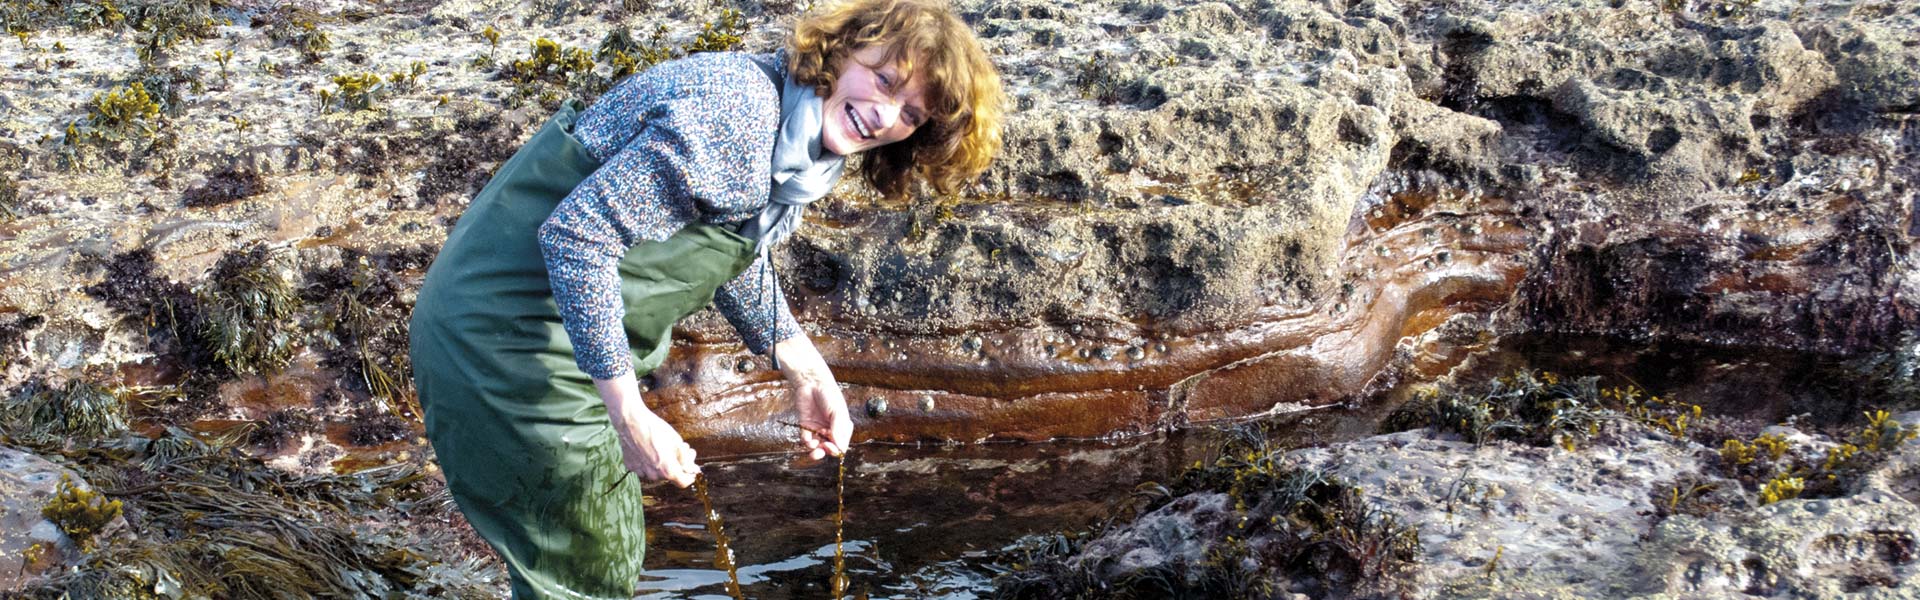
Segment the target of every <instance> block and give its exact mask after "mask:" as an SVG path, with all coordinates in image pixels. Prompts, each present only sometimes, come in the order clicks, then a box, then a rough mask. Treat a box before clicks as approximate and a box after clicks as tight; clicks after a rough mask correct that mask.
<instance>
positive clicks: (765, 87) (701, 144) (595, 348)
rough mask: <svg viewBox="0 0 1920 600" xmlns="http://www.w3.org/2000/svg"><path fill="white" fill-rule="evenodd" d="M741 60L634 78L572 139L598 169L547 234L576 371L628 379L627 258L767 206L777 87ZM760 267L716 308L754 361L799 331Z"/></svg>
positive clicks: (697, 62) (710, 61) (717, 59)
mask: <svg viewBox="0 0 1920 600" xmlns="http://www.w3.org/2000/svg"><path fill="white" fill-rule="evenodd" d="M750 61H751V59H749V58H747V57H746V56H744V55H726V54H711V55H708V54H701V55H695V56H694V57H690V58H687V59H682V60H679V61H674V62H671V63H666V64H662V65H658V66H656V67H654V68H652V69H649V70H647V71H644V72H642V73H640V74H638V75H635V76H633V77H630V78H628V79H627V80H625V81H623V82H621V83H620V84H619V85H617V86H615V87H614V89H612V90H609V91H608V92H607V93H606V94H605V95H603V96H602V97H601V98H600V99H599V100H598V101H596V102H595V103H594V104H593V105H592V106H590V107H588V108H587V109H586V110H585V111H583V112H582V113H581V115H580V117H579V118H578V119H577V120H576V122H575V125H574V136H575V137H576V138H578V139H579V140H580V142H581V144H582V145H584V146H585V147H586V149H587V153H588V154H590V155H592V156H593V157H594V158H595V159H597V160H600V161H601V165H600V168H598V169H597V170H595V171H594V172H593V173H592V174H591V175H589V176H588V177H587V178H586V179H585V180H584V181H582V182H581V183H580V184H579V185H578V186H576V187H575V188H574V190H573V191H572V192H571V193H569V194H568V195H567V197H566V198H565V199H563V200H561V202H560V204H559V205H558V206H557V207H556V208H555V209H554V211H553V214H552V215H551V216H549V217H548V219H547V221H546V223H545V224H543V225H542V226H541V227H540V232H539V240H540V247H541V252H542V255H543V258H544V259H545V261H546V265H547V277H548V281H549V282H550V283H551V285H552V287H553V297H554V302H555V304H557V305H558V308H559V311H560V315H561V320H562V323H563V325H564V326H565V328H566V331H567V337H568V338H569V339H570V340H571V341H572V342H573V348H574V360H575V362H576V363H577V364H578V365H579V367H580V370H581V371H584V372H586V373H587V374H588V375H589V376H592V377H594V378H596V379H613V378H615V377H619V376H621V375H625V374H627V373H630V372H632V370H633V362H632V358H631V355H630V352H629V350H628V343H627V338H626V330H625V329H624V327H623V326H622V325H621V320H622V319H623V318H624V317H625V315H626V308H625V306H624V305H623V304H622V302H621V298H620V273H619V263H620V259H621V258H622V257H624V256H625V255H626V252H627V250H628V249H631V248H632V247H634V246H635V245H638V244H640V243H643V242H647V241H660V240H665V239H667V238H668V237H671V236H672V235H673V234H674V232H676V231H679V230H680V228H682V227H685V226H686V225H687V224H689V223H692V222H694V221H695V220H696V219H698V220H699V221H700V222H703V223H709V224H716V225H726V224H731V223H734V222H737V221H740V220H742V219H745V218H747V217H750V216H753V215H755V214H757V213H758V212H759V211H760V210H761V208H763V207H765V206H766V203H767V200H768V191H769V182H770V177H771V174H770V172H769V171H770V169H771V158H770V157H771V156H772V153H773V141H774V131H775V129H776V128H777V127H778V121H779V112H780V100H779V92H778V90H777V88H775V87H774V86H773V83H772V81H771V80H770V79H768V77H767V76H766V75H765V74H764V72H762V71H761V70H760V69H759V68H758V67H757V66H755V65H754V64H753V63H752V62H750ZM764 260H766V259H764V258H761V259H756V260H755V262H754V264H752V265H749V266H748V267H747V269H746V271H744V272H743V273H741V275H740V276H739V277H737V278H735V279H734V280H733V281H729V282H727V283H726V284H723V285H722V286H720V289H719V290H718V291H717V292H716V293H715V295H714V304H715V307H716V308H717V309H719V310H720V312H721V314H722V315H724V316H725V317H726V318H727V320H728V322H730V323H732V324H733V326H734V328H735V329H736V330H738V331H739V333H740V337H741V339H742V341H744V342H745V343H746V345H747V347H748V348H749V349H751V350H753V351H754V352H756V353H764V352H767V351H768V350H770V349H771V347H772V346H773V344H774V343H777V342H779V341H781V340H784V339H786V338H788V337H791V336H793V335H797V334H798V333H799V332H800V328H799V325H798V323H797V322H796V321H795V320H794V318H793V314H792V311H791V310H790V309H789V308H788V307H787V304H786V300H785V298H784V297H783V296H782V295H780V293H779V288H778V286H777V285H776V284H775V282H774V278H773V273H772V270H771V269H768V268H763V267H765V265H762V264H760V263H761V262H762V261H764Z"/></svg>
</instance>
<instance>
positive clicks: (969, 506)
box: [640, 335, 1871, 599]
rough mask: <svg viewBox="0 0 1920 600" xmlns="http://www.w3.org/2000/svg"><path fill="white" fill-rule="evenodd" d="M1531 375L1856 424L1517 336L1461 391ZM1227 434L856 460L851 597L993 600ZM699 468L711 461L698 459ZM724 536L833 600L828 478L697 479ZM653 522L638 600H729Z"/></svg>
mask: <svg viewBox="0 0 1920 600" xmlns="http://www.w3.org/2000/svg"><path fill="white" fill-rule="evenodd" d="M1522 367H1528V368H1533V369H1540V370H1551V371H1556V372H1559V373H1562V374H1565V375H1570V376H1583V375H1598V376H1600V377H1601V378H1602V383H1603V385H1626V384H1634V385H1639V386H1641V387H1642V388H1644V389H1648V390H1651V391H1653V392H1654V393H1659V394H1662V395H1667V396H1670V397H1674V398H1676V399H1679V400H1681V401H1684V402H1689V403H1696V404H1700V405H1702V406H1703V407H1704V408H1706V409H1707V411H1708V412H1710V413H1712V414H1719V415H1725V416H1730V417H1736V418H1741V419H1748V420H1753V421H1759V422H1768V423H1770V422H1779V421H1781V420H1783V419H1786V418H1788V417H1790V416H1793V415H1805V416H1804V417H1803V421H1806V422H1809V423H1810V424H1814V425H1825V426H1833V425H1838V424H1840V423H1843V422H1847V421H1850V420H1853V419H1854V418H1857V417H1858V412H1859V410H1860V409H1861V408H1862V407H1861V406H1859V405H1858V402H1859V400H1858V399H1859V398H1863V397H1870V396H1871V394H1866V393H1862V392H1863V391H1864V390H1862V389H1860V385H1859V382H1855V381H1849V380H1846V379H1844V378H1843V375H1844V370H1843V369H1842V368H1841V365H1840V363H1839V361H1838V360H1837V359H1836V358H1834V357H1829V356H1821V355H1811V354H1802V353H1791V352H1754V351H1747V350H1737V349H1725V348H1718V347H1713V346H1707V345H1700V344H1674V343H1668V344H1647V343H1643V342H1636V341H1632V340H1621V339H1617V338H1604V337H1581V336H1564V335H1555V336H1518V337H1513V338H1509V339H1507V340H1506V341H1503V342H1502V343H1500V344H1499V345H1498V347H1497V348H1496V349H1495V350H1493V351H1491V352H1487V353H1483V354H1481V355H1479V356H1477V357H1475V358H1474V359H1472V360H1470V361H1469V362H1468V363H1466V364H1465V365H1462V367H1461V368H1460V371H1459V372H1457V373H1456V375H1460V376H1462V379H1463V380H1467V381H1484V380H1485V379H1486V378H1489V377H1494V376H1498V375H1501V374H1505V373H1509V372H1511V371H1512V370H1514V369H1516V368H1522ZM1406 391H1407V390H1405V389H1401V390H1393V391H1390V392H1388V393H1386V394H1384V395H1383V397H1382V398H1378V399H1375V400H1372V401H1370V402H1369V403H1368V405H1367V406H1366V407H1365V408H1359V409H1356V408H1347V407H1338V406H1335V407H1326V408H1320V409H1313V410H1307V411H1302V412H1296V413H1290V414H1285V415H1279V416H1276V417H1271V418H1268V419H1266V420H1264V422H1262V423H1261V424H1262V425H1263V426H1264V427H1262V429H1263V430H1264V431H1265V432H1266V433H1265V435H1266V436H1267V437H1268V439H1269V440H1270V441H1271V442H1272V443H1273V444H1275V445H1276V446H1279V447H1302V446H1308V445H1316V444H1324V443H1330V442H1335V441H1340V440H1347V439H1354V438H1358V437H1363V436H1366V435H1370V434H1371V433H1372V432H1373V431H1374V430H1375V428H1376V426H1377V424H1378V422H1379V421H1380V420H1381V419H1382V418H1384V417H1385V415H1386V414H1387V413H1389V412H1391V411H1392V408H1393V406H1394V405H1396V404H1397V403H1398V401H1399V399H1400V398H1402V397H1404V396H1405V395H1406V394H1405V392H1406ZM1228 426H1230V425H1228V424H1214V425H1199V426H1195V427H1193V428H1190V429H1187V430H1183V431H1174V432H1167V433H1160V434H1154V435H1148V436H1141V437H1136V438H1131V439H1123V440H1107V441H1086V440H1082V441H1074V440H1059V441H1052V442H1044V443H999V444H980V445H968V446H931V445H929V446H911V445H879V444H871V443H869V444H862V445H859V446H856V447H855V449H854V450H853V452H852V453H851V458H850V460H849V461H848V462H847V477H846V480H845V485H846V491H845V497H844V500H845V502H846V524H845V531H844V535H845V539H846V542H845V552H846V562H847V573H848V578H849V579H850V584H849V586H848V594H849V596H848V597H855V598H857V597H860V596H861V595H862V594H865V595H868V596H870V597H872V598H949V599H962V598H978V597H984V596H986V595H988V592H989V591H990V590H991V585H990V584H991V578H992V572H991V571H990V570H988V569H987V568H986V567H985V565H986V563H988V562H989V561H990V560H991V556H992V553H993V551H995V550H997V549H1000V548H1004V547H1006V546H1007V545H1008V544H1010V543H1012V542H1013V541H1015V540H1017V539H1019V538H1020V537H1022V536H1024V535H1028V534H1035V533H1049V532H1063V531H1075V530H1081V529H1085V528H1087V527H1089V526H1092V525H1095V524H1097V523H1098V522H1099V521H1101V520H1102V519H1105V518H1107V517H1108V516H1109V515H1112V514H1114V509H1115V507H1116V506H1118V504H1119V503H1120V502H1122V501H1124V500H1126V499H1127V498H1128V497H1129V496H1130V495H1132V494H1133V493H1134V491H1135V489H1136V487H1138V486H1140V485H1141V484H1143V483H1146V482H1170V481H1172V480H1173V479H1174V478H1176V477H1177V476H1178V475H1179V473H1180V471H1181V470H1182V469H1184V468H1185V467H1187V466H1190V465H1192V464H1193V463H1194V462H1195V461H1199V460H1207V459H1210V458H1211V457H1212V456H1211V454H1210V453H1211V452H1212V451H1214V449H1216V448H1218V447H1219V445H1220V443H1221V441H1222V439H1223V438H1224V436H1225V435H1227V434H1226V433H1225V432H1224V431H1223V429H1224V428H1225V427H1228ZM705 455H706V454H705V453H703V456H705ZM702 464H703V466H704V469H705V471H706V474H707V477H708V478H709V481H710V482H711V485H712V500H713V502H714V508H715V510H717V511H718V512H719V513H720V514H721V515H724V516H725V518H726V520H727V532H728V534H729V536H730V537H731V538H732V539H731V543H732V547H733V551H734V557H735V560H736V564H737V566H738V571H739V577H740V583H741V586H742V588H743V590H744V593H745V596H746V597H748V598H775V599H778V598H827V597H831V596H832V592H831V588H830V587H829V586H830V585H831V582H832V578H833V561H834V540H835V530H834V523H833V515H834V510H835V506H836V498H835V494H834V491H835V464H834V462H833V461H831V460H828V461H819V462H812V461H806V460H804V459H800V458H799V457H798V455H797V454H789V453H771V454H754V455H734V456H731V457H728V456H716V457H714V458H711V459H705V460H703V461H702ZM649 494H650V495H651V496H653V499H654V500H655V501H657V502H658V504H657V505H655V506H653V507H652V509H651V510H650V511H649V513H648V517H647V518H648V522H647V525H648V553H647V562H646V566H647V570H648V571H647V572H648V576H649V581H647V582H646V583H644V584H643V585H642V587H641V595H640V597H643V598H726V597H727V590H726V581H727V574H726V572H725V571H724V570H723V569H721V568H716V566H715V565H714V563H713V556H714V540H713V539H712V537H711V536H710V535H708V534H707V531H706V527H705V524H706V521H705V514H704V509H703V508H702V507H701V506H700V503H699V502H698V501H697V500H696V499H695V498H694V495H693V494H692V493H691V492H689V491H686V490H678V489H673V488H670V487H664V486H656V487H653V488H651V489H650V491H649Z"/></svg>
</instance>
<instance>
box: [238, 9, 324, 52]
mask: <svg viewBox="0 0 1920 600" xmlns="http://www.w3.org/2000/svg"><path fill="white" fill-rule="evenodd" d="M322 19H323V16H322V15H320V14H319V13H315V12H313V11H311V10H308V9H304V8H298V7H284V8H281V9H280V10H276V11H273V12H269V13H265V14H262V15H260V16H257V17H254V26H256V27H258V26H261V25H265V26H266V28H267V39H269V40H273V43H274V45H275V46H278V47H292V48H293V49H294V50H295V51H297V52H299V53H300V59H301V60H302V61H305V62H306V63H307V64H319V63H320V61H322V60H324V59H326V56H327V52H328V51H330V50H332V49H333V38H332V37H331V36H328V35H327V32H325V31H321V30H320V21H321V20H322Z"/></svg>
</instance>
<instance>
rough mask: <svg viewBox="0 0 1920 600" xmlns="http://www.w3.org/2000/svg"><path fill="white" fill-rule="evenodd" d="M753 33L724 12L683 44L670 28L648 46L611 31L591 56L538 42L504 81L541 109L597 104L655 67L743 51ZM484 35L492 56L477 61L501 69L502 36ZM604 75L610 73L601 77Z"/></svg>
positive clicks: (741, 19) (505, 68) (506, 70)
mask: <svg viewBox="0 0 1920 600" xmlns="http://www.w3.org/2000/svg"><path fill="white" fill-rule="evenodd" d="M749 31H750V28H749V26H748V25H747V22H746V16H745V14H744V13H742V12H740V11H738V10H734V9H722V10H721V11H720V14H719V15H717V16H716V17H715V18H713V19H711V20H709V21H707V22H706V23H704V24H703V25H702V26H701V30H700V32H699V33H697V34H695V35H694V37H693V38H692V39H690V40H688V41H687V42H686V43H684V44H679V45H674V44H672V43H670V42H668V41H667V29H666V28H665V26H662V27H660V28H659V29H656V30H654V32H653V35H652V37H651V38H650V39H649V40H648V41H647V42H645V43H641V42H639V41H637V40H635V39H634V37H633V34H632V33H631V32H629V31H627V30H625V29H624V28H618V29H615V30H613V31H611V32H608V34H607V36H606V37H604V38H602V39H601V41H600V44H599V46H598V47H597V49H596V51H594V52H591V53H590V52H588V51H586V50H585V49H581V48H575V47H572V46H567V45H564V44H561V43H559V42H555V41H553V40H550V39H547V38H538V39H536V40H534V41H533V43H532V45H531V48H530V50H529V53H528V55H527V57H526V58H524V59H520V60H515V61H512V62H509V63H507V64H505V65H502V66H501V67H500V70H499V76H500V77H501V78H502V79H506V80H508V81H511V82H513V84H514V89H515V94H514V96H515V98H517V99H520V100H526V99H533V100H535V101H537V102H539V103H540V105H541V106H548V107H551V106H557V105H558V103H559V102H560V101H561V100H562V99H564V98H566V97H573V98H578V99H580V100H582V101H592V100H593V99H594V98H597V97H599V95H600V94H602V93H604V92H606V90H607V89H608V88H609V87H612V85H613V84H614V83H615V82H617V81H619V80H620V78H622V77H626V76H628V75H631V74H633V73H636V72H639V71H641V70H644V69H646V68H648V67H651V66H653V65H655V64H659V63H662V62H666V61H669V60H673V59H675V58H679V57H682V56H687V55H690V54H695V53H700V52H722V51H728V50H736V49H739V48H740V46H741V45H742V44H743V43H744V40H745V38H746V35H747V34H748V32H749ZM481 35H482V37H484V38H486V40H487V41H488V44H489V46H490V48H489V50H488V53H487V55H486V56H482V57H479V58H476V59H475V60H474V64H475V65H476V66H480V67H483V68H484V67H488V66H492V65H494V64H495V62H494V59H493V50H492V48H493V47H497V46H498V45H499V39H500V33H499V31H497V30H495V29H493V28H492V27H491V26H488V27H487V28H486V29H485V30H483V31H482V32H481ZM596 61H597V62H596ZM603 66H604V69H602V67H603ZM601 70H605V71H606V72H607V74H605V75H603V74H601V73H600V71H601Z"/></svg>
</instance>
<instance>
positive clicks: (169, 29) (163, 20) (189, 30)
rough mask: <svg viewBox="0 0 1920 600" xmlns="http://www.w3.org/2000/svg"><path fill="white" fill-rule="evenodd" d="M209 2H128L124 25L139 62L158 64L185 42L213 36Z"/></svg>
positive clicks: (192, 0) (208, 0)
mask: <svg viewBox="0 0 1920 600" xmlns="http://www.w3.org/2000/svg"><path fill="white" fill-rule="evenodd" d="M214 6H215V2H214V1H213V0H143V1H141V2H138V3H130V4H128V6H127V10H126V13H125V14H126V22H127V23H128V24H130V25H131V26H132V27H133V29H134V31H135V32H136V34H135V35H134V47H135V53H136V54H137V55H138V56H139V58H140V62H142V63H145V64H158V63H160V62H161V61H163V60H164V59H165V58H166V57H167V55H168V53H169V52H171V51H172V50H173V49H174V48H176V47H178V46H179V45H180V44H182V43H185V42H196V41H199V40H202V39H207V38H211V37H215V36H216V35H217V33H215V31H214V27H215V26H216V25H217V23H216V22H215V21H214V19H213V10H214Z"/></svg>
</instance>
